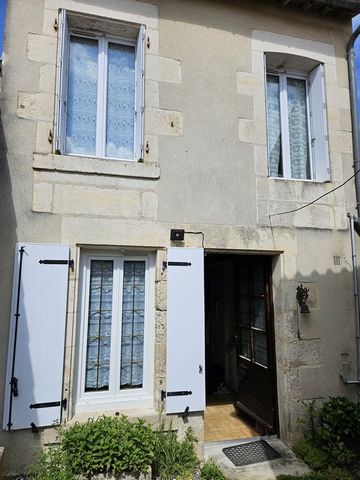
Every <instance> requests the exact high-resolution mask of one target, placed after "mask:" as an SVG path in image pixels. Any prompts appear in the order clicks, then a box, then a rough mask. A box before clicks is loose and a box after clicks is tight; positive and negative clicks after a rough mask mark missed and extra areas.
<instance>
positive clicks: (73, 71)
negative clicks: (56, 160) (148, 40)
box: [66, 36, 98, 155]
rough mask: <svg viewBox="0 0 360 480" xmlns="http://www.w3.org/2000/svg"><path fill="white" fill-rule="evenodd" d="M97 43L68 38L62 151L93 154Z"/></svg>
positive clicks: (94, 143) (85, 39)
mask: <svg viewBox="0 0 360 480" xmlns="http://www.w3.org/2000/svg"><path fill="white" fill-rule="evenodd" d="M97 64H98V42H97V40H91V39H88V38H80V37H74V36H71V37H70V58H69V78H68V96H67V116H66V151H67V152H68V153H76V154H79V155H95V147H96V110H97V71H98V65H97Z"/></svg>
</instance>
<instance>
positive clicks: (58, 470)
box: [29, 446, 75, 480]
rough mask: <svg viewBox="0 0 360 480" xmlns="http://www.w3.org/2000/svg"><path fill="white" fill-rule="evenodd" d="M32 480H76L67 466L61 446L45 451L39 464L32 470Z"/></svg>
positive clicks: (30, 472)
mask: <svg viewBox="0 0 360 480" xmlns="http://www.w3.org/2000/svg"><path fill="white" fill-rule="evenodd" d="M29 475H30V478H31V479H32V480H74V478H75V476H74V474H73V473H72V471H71V469H70V468H69V467H68V466H67V465H66V461H65V459H64V452H63V450H62V448H61V447H60V446H56V447H50V448H47V449H46V450H43V451H42V452H41V453H40V456H39V458H38V460H37V462H36V463H35V464H34V465H33V466H32V467H31V468H30V471H29Z"/></svg>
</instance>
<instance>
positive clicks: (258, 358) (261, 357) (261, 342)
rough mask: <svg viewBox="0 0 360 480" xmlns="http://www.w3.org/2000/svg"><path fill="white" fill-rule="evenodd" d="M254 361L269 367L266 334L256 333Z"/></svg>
mask: <svg viewBox="0 0 360 480" xmlns="http://www.w3.org/2000/svg"><path fill="white" fill-rule="evenodd" d="M254 360H255V362H257V363H260V364H261V365H264V367H267V365H268V361H267V345H266V334H265V333H259V332H254Z"/></svg>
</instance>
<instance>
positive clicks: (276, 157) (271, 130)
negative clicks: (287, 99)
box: [266, 75, 283, 177]
mask: <svg viewBox="0 0 360 480" xmlns="http://www.w3.org/2000/svg"><path fill="white" fill-rule="evenodd" d="M266 100H267V102H266V104H267V125H268V152H269V165H270V176H271V177H282V176H283V171H282V156H281V124H280V86H279V77H277V76H276V75H267V83H266Z"/></svg>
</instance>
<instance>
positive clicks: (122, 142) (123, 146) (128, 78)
mask: <svg viewBox="0 0 360 480" xmlns="http://www.w3.org/2000/svg"><path fill="white" fill-rule="evenodd" d="M107 89H108V93H107V119H106V156H107V157H112V158H122V159H126V160H130V159H133V158H134V116H135V48H134V47H131V46H126V45H118V44H116V43H109V47H108V85H107Z"/></svg>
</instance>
